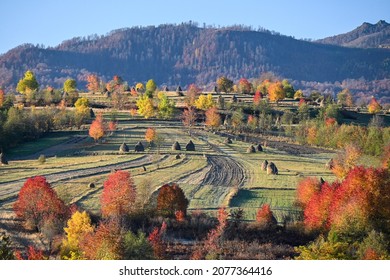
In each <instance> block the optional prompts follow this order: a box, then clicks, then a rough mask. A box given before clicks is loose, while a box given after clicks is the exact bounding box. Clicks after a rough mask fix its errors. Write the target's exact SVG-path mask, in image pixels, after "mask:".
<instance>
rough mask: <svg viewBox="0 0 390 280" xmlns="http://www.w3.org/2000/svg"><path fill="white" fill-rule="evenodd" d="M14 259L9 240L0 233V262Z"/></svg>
mask: <svg viewBox="0 0 390 280" xmlns="http://www.w3.org/2000/svg"><path fill="white" fill-rule="evenodd" d="M14 259H15V257H14V252H13V251H12V242H11V239H10V238H9V236H7V235H6V234H5V233H4V232H0V260H14Z"/></svg>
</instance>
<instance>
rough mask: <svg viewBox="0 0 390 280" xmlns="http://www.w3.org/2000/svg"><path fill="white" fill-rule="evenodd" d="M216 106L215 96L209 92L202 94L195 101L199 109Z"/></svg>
mask: <svg viewBox="0 0 390 280" xmlns="http://www.w3.org/2000/svg"><path fill="white" fill-rule="evenodd" d="M214 106H215V103H214V101H213V96H212V95H211V94H208V95H207V96H206V95H204V94H202V95H200V96H199V98H198V99H197V100H196V101H195V107H196V108H197V109H199V110H207V109H210V108H211V107H214Z"/></svg>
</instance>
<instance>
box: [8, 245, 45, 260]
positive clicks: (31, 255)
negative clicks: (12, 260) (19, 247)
mask: <svg viewBox="0 0 390 280" xmlns="http://www.w3.org/2000/svg"><path fill="white" fill-rule="evenodd" d="M15 257H16V259H17V260H26V259H27V260H36V261H41V260H47V257H46V256H45V255H44V254H43V251H42V250H38V249H36V248H35V247H33V246H28V248H27V258H24V257H23V256H22V254H21V252H20V251H16V252H15Z"/></svg>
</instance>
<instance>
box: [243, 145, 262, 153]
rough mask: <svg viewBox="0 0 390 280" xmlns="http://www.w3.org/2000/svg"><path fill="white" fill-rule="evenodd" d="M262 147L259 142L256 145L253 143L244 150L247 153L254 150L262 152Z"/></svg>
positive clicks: (254, 151)
mask: <svg viewBox="0 0 390 280" xmlns="http://www.w3.org/2000/svg"><path fill="white" fill-rule="evenodd" d="M262 151H263V147H261V145H260V144H258V145H257V146H256V147H255V146H253V145H250V146H249V147H248V149H247V150H246V152H247V153H256V152H262Z"/></svg>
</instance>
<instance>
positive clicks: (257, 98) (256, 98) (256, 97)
mask: <svg viewBox="0 0 390 280" xmlns="http://www.w3.org/2000/svg"><path fill="white" fill-rule="evenodd" d="M261 99H263V95H262V94H261V92H260V90H256V92H255V95H254V96H253V103H254V104H255V105H259V104H260V101H261Z"/></svg>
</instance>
